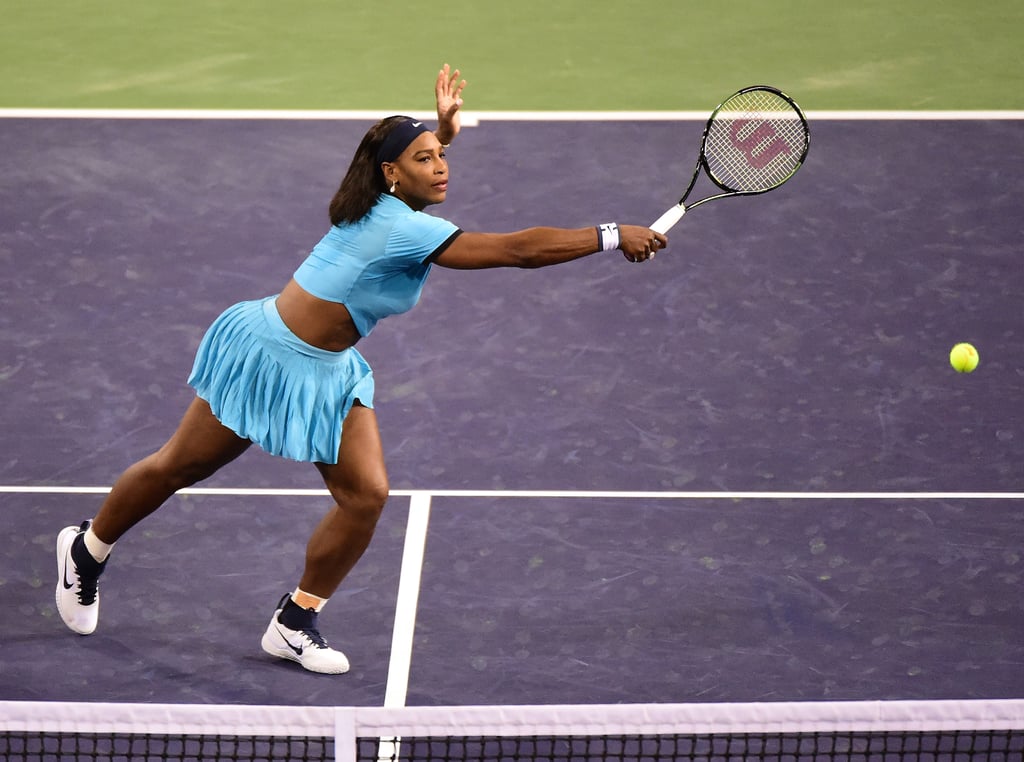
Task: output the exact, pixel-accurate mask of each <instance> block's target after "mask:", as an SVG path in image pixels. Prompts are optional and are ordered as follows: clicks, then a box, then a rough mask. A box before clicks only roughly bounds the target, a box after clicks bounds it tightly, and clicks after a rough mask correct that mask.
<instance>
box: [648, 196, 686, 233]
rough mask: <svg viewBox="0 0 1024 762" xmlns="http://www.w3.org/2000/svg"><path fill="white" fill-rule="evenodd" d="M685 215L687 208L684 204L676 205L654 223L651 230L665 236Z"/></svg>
mask: <svg viewBox="0 0 1024 762" xmlns="http://www.w3.org/2000/svg"><path fill="white" fill-rule="evenodd" d="M684 214H686V207H685V206H683V205H682V204H676V205H675V206H673V207H672V208H671V209H669V210H668V211H667V212H665V213H664V214H663V215H661V216H660V217H659V218H658V219H656V220H655V221H654V223H653V224H652V225H651V230H653V231H654V232H655V233H661V234H662V235H664V234H665V233H667V232H668V231H669V230H671V229H672V228H673V226H674V225H675V224H676V223H677V222H679V220H681V219H682V218H683V215H684Z"/></svg>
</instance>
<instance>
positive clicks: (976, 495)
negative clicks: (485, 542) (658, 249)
mask: <svg viewBox="0 0 1024 762" xmlns="http://www.w3.org/2000/svg"><path fill="white" fill-rule="evenodd" d="M108 492H110V487H48V486H37V485H6V486H5V485H0V494H5V493H6V494H26V495H31V494H36V495H39V494H43V495H46V494H50V495H105V494H106V493H108ZM178 494H179V495H228V496H236V497H328V496H329V495H330V493H329V492H328V491H327V490H326V489H287V488H286V489H278V488H247V487H189V488H187V489H183V490H180V491H179V492H178ZM388 494H389V495H390V496H391V497H412V498H415V497H417V496H422V495H427V496H430V497H495V498H550V499H553V500H557V499H566V498H583V499H595V498H604V499H611V500H636V499H640V500H1021V499H1024V492H805V491H800V492H796V491H793V492H785V491H776V492H767V491H752V492H742V491H740V492H731V491H727V490H714V491H692V492H678V491H664V492H658V491H640V492H635V491H634V492H629V491H623V490H493V489H491V490H487V489H481V490H472V489H394V490H391V491H390V492H389V493H388Z"/></svg>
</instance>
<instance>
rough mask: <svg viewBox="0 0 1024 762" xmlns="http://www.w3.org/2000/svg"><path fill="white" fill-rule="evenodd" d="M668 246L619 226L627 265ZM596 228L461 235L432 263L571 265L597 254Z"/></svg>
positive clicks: (650, 234)
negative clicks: (574, 261) (565, 263)
mask: <svg viewBox="0 0 1024 762" xmlns="http://www.w3.org/2000/svg"><path fill="white" fill-rule="evenodd" d="M667 245H668V238H666V237H665V236H664V235H663V234H661V233H655V232H654V231H653V230H651V229H650V228H647V227H643V226H641V225H620V226H619V245H618V249H619V250H620V251H622V254H623V256H625V257H626V259H628V260H630V261H637V260H643V259H646V258H648V257H649V256H650V254H651V253H652V252H654V251H656V250H658V249H663V248H665V246H667ZM601 250H602V248H601V240H600V236H599V234H598V232H597V229H596V228H578V229H575V230H569V229H565V228H547V227H536V228H527V229H525V230H519V231H517V232H515V233H462V234H461V235H460V236H458V237H457V238H456V239H455V240H454V241H452V243H451V245H450V246H448V248H447V249H445V250H444V252H442V253H441V254H440V255H438V257H437V259H435V260H434V261H435V262H436V263H437V264H438V265H441V266H442V267H449V268H452V269H455V270H482V269H486V268H490V267H522V268H537V267H548V266H550V265H557V264H561V263H563V262H571V261H572V260H574V259H580V258H581V257H586V256H589V255H590V254H596V253H597V252H599V251H601Z"/></svg>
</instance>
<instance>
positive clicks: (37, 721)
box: [0, 700, 1024, 762]
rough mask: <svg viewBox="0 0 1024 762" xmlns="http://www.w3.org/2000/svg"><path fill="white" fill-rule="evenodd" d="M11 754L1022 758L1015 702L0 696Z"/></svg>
mask: <svg viewBox="0 0 1024 762" xmlns="http://www.w3.org/2000/svg"><path fill="white" fill-rule="evenodd" d="M0 759H3V760H8V761H9V762H44V761H45V762H51V760H53V761H57V760H59V761H61V762H64V761H65V760H67V761H72V760H74V761H76V762H77V761H78V760H89V761H90V762H115V761H116V762H135V761H136V760H141V761H143V762H149V761H150V760H153V761H156V760H160V761H161V762H171V761H173V762H210V761H212V760H235V761H237V760H251V761H252V762H257V761H259V762H270V761H271V760H273V762H280V761H290V760H295V761H297V762H299V761H301V762H308V761H310V760H332V761H338V762H358V761H359V760H374V761H379V760H394V761H395V762H398V761H399V760H402V761H405V760H408V761H409V762H412V761H413V760H430V761H435V760H436V761H442V760H461V761H467V760H480V761H485V760H486V762H505V761H507V762H534V761H540V760H558V761H559V762H562V761H563V760H564V761H565V762H569V761H570V760H571V761H572V762H577V761H583V762H586V761H588V760H595V761H596V760H601V761H602V762H606V761H607V762H612V761H621V762H626V761H627V760H628V761H629V762H633V761H637V762H639V761H640V760H644V761H646V760H651V761H654V760H686V761H688V762H698V761H699V762H704V761H707V762H740V761H741V760H759V761H761V762H819V761H825V760H829V761H831V760H835V761H836V762H876V761H877V762H897V761H898V762H903V761H906V760H913V761H915V762H916V761H925V760H927V761H928V762H947V761H948V762H961V761H962V762H967V761H968V760H970V761H972V762H981V761H982V760H984V762H1020V760H1022V759H1024V700H998V701H872V702H771V703H745V704H738V703H736V704H730V703H719V704H616V705H580V706H556V705H549V706H482V707H472V706H459V707H401V708H379V707H378V708H374V707H283V706H219V705H216V706H215V705H167V704H104V703H60V702H0Z"/></svg>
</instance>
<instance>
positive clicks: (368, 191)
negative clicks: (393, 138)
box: [329, 116, 408, 225]
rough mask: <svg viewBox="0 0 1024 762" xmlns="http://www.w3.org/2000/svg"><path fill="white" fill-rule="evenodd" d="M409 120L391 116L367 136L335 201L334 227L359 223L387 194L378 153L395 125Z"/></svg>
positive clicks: (332, 207) (331, 212) (332, 204)
mask: <svg viewBox="0 0 1024 762" xmlns="http://www.w3.org/2000/svg"><path fill="white" fill-rule="evenodd" d="M407 119H408V117H405V116H389V117H388V118H387V119H382V120H381V121H379V122H377V124H375V125H373V127H371V128H370V129H369V131H368V132H367V133H366V134H365V135H364V136H363V140H362V142H360V143H359V147H358V148H357V149H356V153H355V156H353V157H352V163H351V164H350V165H349V167H348V172H346V173H345V177H344V179H343V180H342V181H341V187H339V188H338V192H337V193H335V194H334V198H332V199H331V205H330V207H329V211H330V215H331V224H332V225H340V224H341V223H343V222H358V221H359V220H361V219H362V218H363V217H365V216H366V215H367V214H369V213H370V209H372V208H373V205H374V204H376V203H377V199H378V198H380V195H381V194H382V193H385V192H386V191H387V184H386V183H385V181H384V173H383V172H382V171H381V168H380V164H378V163H377V151H378V150H379V149H380V146H381V144H382V143H383V142H384V139H385V138H386V137H387V136H388V135H389V134H390V132H391V131H392V130H393V129H394V128H395V126H396V125H398V124H400V123H401V122H403V121H405V120H407Z"/></svg>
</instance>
